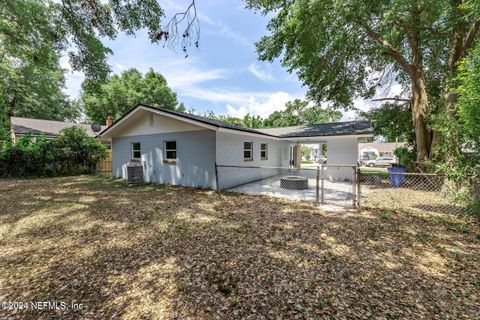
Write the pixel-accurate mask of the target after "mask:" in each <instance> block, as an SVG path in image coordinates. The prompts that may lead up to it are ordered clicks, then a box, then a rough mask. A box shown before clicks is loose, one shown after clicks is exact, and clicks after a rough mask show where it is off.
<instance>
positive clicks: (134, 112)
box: [99, 106, 218, 138]
mask: <svg viewBox="0 0 480 320" xmlns="http://www.w3.org/2000/svg"><path fill="white" fill-rule="evenodd" d="M140 110H145V111H150V112H153V113H156V114H159V115H162V116H166V117H170V118H172V119H176V120H180V121H183V122H187V123H190V124H193V125H196V126H199V127H203V128H206V129H211V130H217V129H218V128H217V127H215V126H212V125H209V124H205V123H202V122H201V121H196V120H192V119H188V118H185V117H181V116H177V115H174V114H171V113H168V112H163V111H162V110H152V109H150V108H146V107H144V106H138V107H136V108H135V110H133V111H131V113H130V114H129V115H127V116H126V117H124V118H123V119H121V120H120V121H117V122H115V123H114V124H113V125H111V126H110V127H108V128H107V129H106V130H105V132H104V133H103V134H101V135H99V137H102V138H108V137H109V134H110V133H111V132H112V129H114V128H115V127H117V126H118V125H119V124H120V123H123V122H125V121H126V120H128V119H129V118H130V117H131V116H132V115H134V114H136V113H137V112H138V111H140Z"/></svg>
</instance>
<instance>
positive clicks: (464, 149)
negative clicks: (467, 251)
mask: <svg viewBox="0 0 480 320" xmlns="http://www.w3.org/2000/svg"><path fill="white" fill-rule="evenodd" d="M457 81H458V82H459V83H460V86H459V88H458V94H459V100H458V103H457V104H455V106H454V107H453V108H451V109H449V110H447V112H446V113H445V114H443V115H441V116H437V117H436V118H435V119H434V128H435V130H438V131H439V132H441V134H442V135H441V136H442V139H441V140H440V141H439V150H440V151H441V152H442V153H443V154H445V155H446V157H445V159H444V161H443V162H442V163H441V164H440V166H439V168H440V170H441V171H442V172H444V173H446V174H448V175H449V177H450V179H451V180H452V181H454V182H456V183H457V185H458V186H461V187H462V188H463V189H465V188H468V190H470V191H469V192H468V194H467V195H466V196H465V198H466V199H468V200H469V201H470V202H474V201H477V202H478V201H480V192H479V189H480V187H479V186H478V184H479V182H478V181H480V125H479V124H480V90H479V88H480V42H479V43H477V45H476V48H475V49H474V50H472V51H471V52H470V54H469V56H468V58H467V59H465V60H464V61H463V62H462V63H461V65H460V67H459V74H458V76H457Z"/></svg>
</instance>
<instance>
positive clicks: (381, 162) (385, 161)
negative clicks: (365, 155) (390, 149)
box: [364, 157, 397, 167]
mask: <svg viewBox="0 0 480 320" xmlns="http://www.w3.org/2000/svg"><path fill="white" fill-rule="evenodd" d="M395 163H397V160H396V159H395V158H394V157H378V158H377V159H375V160H366V161H364V164H365V165H366V166H367V167H390V166H391V165H392V164H395Z"/></svg>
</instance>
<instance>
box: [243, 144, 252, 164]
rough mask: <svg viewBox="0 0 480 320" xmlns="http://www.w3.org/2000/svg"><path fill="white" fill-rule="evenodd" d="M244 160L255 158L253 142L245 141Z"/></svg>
mask: <svg viewBox="0 0 480 320" xmlns="http://www.w3.org/2000/svg"><path fill="white" fill-rule="evenodd" d="M243 160H245V161H250V160H253V142H252V141H249V142H244V143H243Z"/></svg>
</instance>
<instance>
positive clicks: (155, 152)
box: [100, 104, 373, 189]
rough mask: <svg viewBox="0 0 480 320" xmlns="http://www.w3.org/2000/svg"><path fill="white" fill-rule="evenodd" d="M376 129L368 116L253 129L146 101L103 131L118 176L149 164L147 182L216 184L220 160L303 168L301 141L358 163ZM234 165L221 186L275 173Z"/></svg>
mask: <svg viewBox="0 0 480 320" xmlns="http://www.w3.org/2000/svg"><path fill="white" fill-rule="evenodd" d="M372 133H373V129H372V127H371V125H370V123H369V122H366V121H359V122H338V123H328V124H320V125H311V126H296V127H287V128H272V129H250V128H245V127H242V126H238V125H234V124H230V123H225V122H222V121H218V120H212V119H209V118H205V117H201V116H197V115H193V114H188V113H183V112H178V111H173V110H167V109H158V108H153V107H150V106H147V105H143V104H140V105H137V106H136V107H135V108H133V109H132V110H131V111H129V112H128V113H127V114H125V115H124V116H123V117H122V118H120V119H119V120H117V121H116V122H115V123H113V125H112V126H110V127H108V128H107V129H105V130H104V131H103V132H101V133H100V136H101V139H102V140H108V141H109V140H111V143H112V158H113V159H112V160H113V164H112V167H113V168H112V175H113V176H114V177H119V178H127V166H128V165H129V164H137V165H141V166H142V167H143V175H144V180H145V181H146V182H152V183H167V184H174V185H184V186H194V187H206V188H213V189H215V188H217V180H218V176H217V172H216V165H215V164H218V165H228V166H241V167H244V166H257V167H291V166H296V167H299V166H300V161H299V160H300V144H301V143H319V144H320V143H326V144H327V146H328V155H329V159H328V160H329V163H332V164H352V165H355V164H356V162H357V158H358V155H357V150H358V149H357V148H358V139H359V138H365V137H371V136H372ZM297 151H298V152H297ZM222 169H227V168H222ZM234 169H235V168H233V167H232V168H230V170H231V179H228V181H227V180H223V179H222V180H219V181H218V187H219V188H222V189H223V188H228V187H231V186H234V185H239V184H243V183H248V182H251V181H254V180H259V179H262V178H265V177H267V176H269V175H271V172H270V173H269V171H268V170H237V171H235V170H234ZM342 169H343V168H341V169H336V170H332V173H331V176H332V177H333V176H335V177H340V178H341V175H342V174H343V173H342ZM350 171H351V170H350ZM350 171H348V172H347V173H348V174H349V175H350V176H351V172H350ZM345 174H346V173H345Z"/></svg>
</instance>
